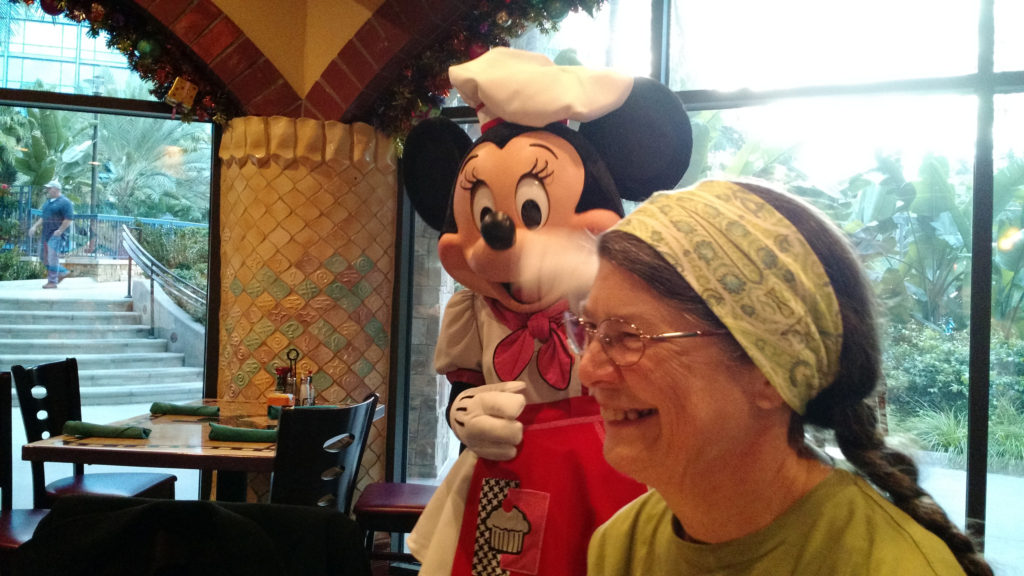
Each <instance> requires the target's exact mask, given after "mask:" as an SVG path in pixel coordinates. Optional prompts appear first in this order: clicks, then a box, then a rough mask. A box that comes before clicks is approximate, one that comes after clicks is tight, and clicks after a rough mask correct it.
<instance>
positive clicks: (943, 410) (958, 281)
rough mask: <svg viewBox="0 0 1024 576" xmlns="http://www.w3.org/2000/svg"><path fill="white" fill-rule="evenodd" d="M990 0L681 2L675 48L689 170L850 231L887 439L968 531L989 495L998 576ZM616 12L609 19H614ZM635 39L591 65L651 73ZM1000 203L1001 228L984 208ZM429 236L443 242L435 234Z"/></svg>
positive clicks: (1012, 472)
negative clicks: (785, 197)
mask: <svg viewBox="0 0 1024 576" xmlns="http://www.w3.org/2000/svg"><path fill="white" fill-rule="evenodd" d="M654 5H658V6H660V3H658V2H655V3H654ZM986 5H989V6H990V5H991V4H989V3H987V2H957V1H953V0H949V1H947V0H941V1H940V2H937V3H936V2H926V1H924V0H899V1H897V2H890V1H886V2H883V1H881V0H877V1H876V0H872V1H870V2H868V3H867V4H864V3H860V4H856V5H850V6H845V7H843V6H835V5H832V4H828V5H827V6H826V5H824V4H822V3H820V2H811V1H808V0H786V1H783V2H771V3H764V2H758V1H756V0H726V1H723V2H701V1H698V0H674V1H673V2H670V3H669V11H668V13H669V18H668V19H667V26H668V30H666V31H665V34H667V36H668V44H669V52H668V54H666V55H665V56H664V61H666V62H667V63H668V75H667V79H668V83H669V85H670V86H671V87H672V88H673V89H674V90H676V91H677V93H678V94H679V96H680V98H681V99H682V100H683V102H684V104H686V106H687V107H688V109H689V110H690V112H691V117H692V120H693V123H694V136H695V151H694V159H693V161H692V162H691V166H690V169H689V171H688V172H687V174H686V176H685V177H684V179H683V181H682V182H681V183H680V184H681V185H688V184H691V183H693V182H695V181H696V180H697V179H699V178H704V177H722V176H726V177H742V176H754V177H761V178H766V179H769V180H774V181H778V182H783V183H785V184H787V185H788V186H789V187H790V188H791V189H792V190H794V191H796V192H797V193H800V194H802V195H804V196H805V197H806V198H808V199H809V200H810V201H812V202H813V203H815V204H817V205H818V206H819V207H821V208H822V209H823V210H824V211H826V213H828V214H829V215H830V216H831V217H832V218H833V219H834V220H835V221H836V222H837V223H839V224H840V225H842V226H843V227H844V228H845V229H846V230H847V231H848V232H849V233H850V235H851V238H852V239H853V241H854V243H855V245H856V246H857V248H858V250H860V252H861V254H862V256H863V259H864V262H865V264H866V266H867V268H868V270H869V273H870V275H871V278H872V279H873V280H874V282H875V283H876V288H877V294H878V296H879V299H880V302H881V303H882V306H883V312H884V325H883V326H882V330H883V336H884V362H885V365H884V370H885V386H884V388H883V389H882V390H880V391H879V392H880V393H879V400H880V406H882V407H883V408H884V409H883V410H882V412H881V414H882V415H883V417H885V419H886V420H885V424H886V425H887V427H888V431H889V434H890V439H891V441H893V442H895V443H899V444H900V445H901V446H905V447H909V448H911V449H913V450H914V453H915V454H916V455H917V457H918V460H919V463H920V465H921V467H922V483H923V485H924V486H925V488H926V489H928V490H929V491H930V492H931V493H932V494H933V495H934V496H935V498H936V500H937V501H938V502H939V503H940V504H941V505H942V506H943V507H944V508H945V509H946V510H947V512H948V513H949V514H950V517H951V518H953V520H954V521H955V522H956V523H958V524H959V525H960V526H961V527H964V526H965V525H966V523H967V521H966V517H967V514H968V511H967V510H968V502H969V501H970V500H971V499H975V500H977V499H978V498H979V497H984V499H985V502H986V504H987V506H986V508H985V518H984V519H983V520H984V522H983V524H981V525H983V527H984V542H985V553H986V556H987V558H988V559H989V561H990V562H991V563H992V564H993V566H994V567H995V569H996V571H997V573H999V574H1024V553H1022V552H1020V550H1024V546H1022V543H1024V530H1022V529H1021V527H1020V523H1019V522H1018V521H1017V520H1016V515H1015V513H1014V511H1015V510H1016V509H1017V508H1019V507H1020V505H1022V504H1024V496H1022V495H1021V494H1022V490H1021V488H1022V487H1024V452H1022V451H1021V446H1024V432H1022V431H1024V400H1022V398H1024V396H1022V392H1024V384H1022V383H1024V362H1022V358H1024V318H1022V317H1024V314H1022V310H1021V308H1022V306H1024V280H1022V278H1024V244H1022V239H1024V204H1022V200H1021V198H1022V197H1021V194H1020V191H1021V190H1022V189H1024V163H1022V162H1024V159H1022V156H1024V140H1022V137H1021V134H1024V81H1021V80H1020V79H1021V78H1022V77H1024V58H1022V54H1024V50H1021V49H1020V47H1021V39H1020V35H1019V34H1016V33H1015V29H1014V23H1015V22H1017V21H1018V20H1019V18H1015V16H1016V15H1017V13H1018V12H1019V11H1020V10H1021V6H1020V5H1019V3H1016V2H996V3H994V7H995V10H994V13H995V19H994V21H990V22H988V24H989V25H992V28H994V30H995V38H994V40H995V47H994V53H993V54H992V55H990V56H994V62H995V71H996V72H1006V74H997V75H995V76H988V75H987V74H984V72H986V71H985V70H981V71H980V72H981V73H979V70H978V65H979V62H982V63H984V62H985V61H986V58H985V55H984V54H983V55H981V56H982V57H981V58H979V49H981V50H984V49H985V46H986V45H987V42H986V41H982V40H984V39H983V38H981V37H980V34H984V33H985V32H984V31H985V30H987V29H989V28H988V26H986V25H985V24H986V23H985V22H979V20H980V19H982V18H985V17H987V12H986V11H985V10H982V9H981V8H982V7H984V6H986ZM607 8H608V7H607V6H606V10H605V11H604V12H603V13H602V15H601V16H599V18H609V16H607V14H609V12H608V11H607ZM649 16H650V14H646V13H645V17H649ZM599 18H598V19H595V20H594V21H592V22H590V23H589V24H587V25H589V26H594V25H595V23H596V22H597V21H598V20H599ZM657 26H660V22H657V21H655V22H654V23H653V26H652V29H654V32H655V33H657V32H658V30H657V29H656V27H657ZM581 29H585V28H581ZM572 30H573V28H572V27H569V26H565V27H563V28H562V29H561V30H560V31H559V33H558V34H556V35H555V36H553V37H550V38H549V39H548V40H546V41H545V42H538V41H536V40H535V39H530V40H529V41H528V42H524V43H523V44H521V45H520V47H523V48H527V49H531V50H535V51H539V52H544V53H545V54H547V55H549V56H550V57H553V58H554V57H556V56H557V55H558V54H564V53H565V51H567V50H571V49H576V51H577V52H576V53H577V54H582V53H584V52H583V50H582V47H583V46H588V47H589V42H590V38H591V36H595V34H594V33H593V32H589V34H590V36H587V35H586V34H584V35H579V36H572V35H571V32H572ZM630 30H635V29H634V28H630ZM979 31H980V32H979ZM632 34H635V36H634V40H632V41H630V42H628V43H623V42H621V41H614V42H611V43H610V44H609V45H608V46H606V47H605V48H603V49H605V50H607V53H608V54H613V55H615V56H614V57H609V58H608V59H606V60H602V59H600V58H598V59H596V60H582V59H581V61H582V63H583V64H585V65H587V66H612V65H615V66H618V64H613V62H622V61H623V60H624V59H625V60H630V61H632V62H633V63H634V64H635V66H636V67H635V68H632V69H631V71H632V73H634V74H646V73H647V72H645V70H646V69H647V68H648V67H649V64H650V62H652V58H651V57H650V54H649V52H648V50H649V46H650V38H651V34H650V33H648V32H642V31H635V32H632ZM619 39H620V40H621V37H619ZM627 44H628V45H627ZM594 50H595V49H591V50H590V51H589V52H588V53H594ZM597 50H598V51H600V50H601V49H597ZM626 54H630V55H631V56H628V57H627V56H625V55H626ZM620 69H622V68H620ZM990 82H991V83H990ZM741 89H742V90H741ZM990 90H991V92H994V93H995V94H996V95H995V96H994V97H993V96H989V95H988V94H990V93H991V92H990ZM989 98H991V100H989ZM990 108H991V109H993V110H994V125H993V126H992V128H991V130H992V131H991V137H992V141H993V143H994V153H993V158H992V160H993V164H994V171H993V173H992V174H991V176H992V177H993V184H992V185H989V184H988V178H987V176H989V175H987V174H982V173H980V172H979V169H980V170H986V165H987V163H986V162H985V161H984V157H983V158H982V160H983V161H982V162H977V158H976V157H977V154H978V152H977V150H976V148H977V147H978V145H979V142H980V143H982V144H984V142H985V141H986V140H987V138H988V137H989V133H988V130H989V128H988V127H987V126H985V125H984V124H982V125H980V126H979V124H978V122H979V118H982V119H984V118H985V117H986V116H987V112H986V111H987V110H988V109H990ZM981 150H982V152H984V151H985V148H984V147H982V148H981ZM976 163H977V166H976ZM988 206H991V208H992V214H993V221H992V223H991V226H992V228H991V230H989V229H988V224H987V223H979V222H976V221H975V213H976V212H977V211H978V210H979V208H980V207H985V208H987V207H988ZM977 235H982V236H983V237H989V236H991V239H992V259H991V263H990V265H989V263H985V262H979V261H978V259H977V255H976V254H975V253H974V250H975V248H974V246H975V244H973V243H972V239H974V238H975V237H976V236H977ZM423 240H427V239H426V238H424V239H421V241H423ZM428 241H429V242H431V245H430V247H429V249H430V250H432V249H433V248H434V246H433V243H436V234H435V235H432V236H430V237H429V240H428ZM989 274H991V286H992V293H991V299H992V308H991V314H990V316H989V315H988V314H986V316H989V317H985V318H978V317H977V316H975V317H972V311H971V306H972V302H976V301H977V299H976V298H974V297H972V296H975V295H973V294H972V288H971V287H972V278H973V276H975V275H980V276H982V278H981V280H980V282H979V281H978V280H977V279H974V282H973V285H974V286H979V285H980V286H985V285H989V279H988V275H989ZM989 327H991V329H990V330H989ZM979 340H985V341H987V342H988V344H989V347H990V356H989V363H990V370H989V371H988V378H981V379H979V378H978V377H977V376H972V374H973V373H974V372H972V371H971V366H972V365H975V364H977V362H978V360H977V358H974V359H972V352H971V351H972V349H973V348H972V347H974V346H977V342H978V341H979ZM982 374H984V372H982ZM982 380H983V381H982ZM972 390H973V391H974V392H975V393H977V392H987V393H988V394H989V396H990V403H989V406H990V409H989V418H988V425H989V434H988V437H987V441H988V452H987V466H988V470H987V476H984V475H983V477H984V482H982V483H980V484H979V483H978V482H977V481H976V480H972V479H970V478H968V474H967V472H966V467H967V461H968V459H969V458H973V459H975V463H977V458H978V456H977V455H976V454H972V450H971V446H972V445H977V444H978V442H977V438H976V436H977V435H978V434H979V431H978V429H977V428H975V429H971V428H970V426H969V425H968V406H969V391H972ZM444 402H446V398H444V399H442V400H441V402H440V405H441V406H443V404H444ZM972 516H977V512H976V511H974V512H972ZM977 526H978V525H972V528H975V529H976V528H977Z"/></svg>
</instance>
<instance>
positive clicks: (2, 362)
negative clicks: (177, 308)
mask: <svg viewBox="0 0 1024 576" xmlns="http://www.w3.org/2000/svg"><path fill="white" fill-rule="evenodd" d="M65 358H67V356H63V355H60V354H21V355H18V356H10V355H4V354H0V370H7V369H9V368H10V367H11V366H13V365H15V364H21V365H22V366H35V365H36V364H43V363H46V362H57V361H59V360H63V359H65ZM74 358H75V359H76V360H78V369H79V370H103V369H107V368H110V367H111V366H117V367H119V368H180V367H181V366H182V365H183V364H184V362H185V355H184V354H181V353H180V352H150V353H139V354H117V355H116V356H111V355H109V354H79V355H77V356H75V357H74Z"/></svg>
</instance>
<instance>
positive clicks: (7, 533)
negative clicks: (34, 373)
mask: <svg viewBox="0 0 1024 576" xmlns="http://www.w3.org/2000/svg"><path fill="white" fill-rule="evenodd" d="M11 384H12V379H11V373H10V372H0V574H10V573H11V569H10V568H11V557H12V555H13V554H14V551H15V550H17V549H18V548H19V547H20V546H21V545H22V544H24V543H25V541H26V540H28V539H29V538H31V537H32V533H33V532H35V529H36V525H37V524H39V521H40V520H42V519H43V516H46V513H47V512H48V510H40V509H32V510H23V509H18V510H15V509H14V494H13V493H12V488H13V485H14V475H13V471H12V467H13V464H12V460H11V459H12V458H13V456H14V454H13V450H12V443H13V439H12V438H11V436H12V431H11V424H12V422H11V420H12V419H11V411H12V407H11Z"/></svg>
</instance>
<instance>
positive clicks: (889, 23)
mask: <svg viewBox="0 0 1024 576" xmlns="http://www.w3.org/2000/svg"><path fill="white" fill-rule="evenodd" d="M670 13H671V22H672V25H671V32H670V35H669V45H670V53H669V62H670V74H669V78H670V83H669V87H670V88H672V89H673V90H696V89H710V90H737V89H740V88H749V89H752V90H769V89H780V88H793V87H798V86H821V85H826V84H853V83H859V82H878V81H884V80H896V79H902V78H925V77H931V76H954V75H960V74H969V73H971V72H974V69H975V65H976V62H977V45H978V41H977V30H978V24H977V23H978V5H977V2H964V1H960V0H938V1H929V0H898V1H890V0H869V1H866V2H857V3H852V4H836V3H831V2H816V1H815V0H786V1H784V2H755V1H750V0H723V1H718V2H696V1H690V0H676V1H674V2H672V3H671V12H670Z"/></svg>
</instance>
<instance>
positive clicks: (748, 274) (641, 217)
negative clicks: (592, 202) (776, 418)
mask: <svg viewBox="0 0 1024 576" xmlns="http://www.w3.org/2000/svg"><path fill="white" fill-rule="evenodd" d="M615 229H616V230H621V231H623V232H628V233H629V234H632V235H634V236H636V237H637V238H639V239H641V240H643V241H644V242H646V243H647V244H649V245H650V246H651V247H653V248H654V249H655V250H657V251H658V252H659V253H660V254H661V255H662V256H664V257H665V259H666V260H668V262H669V263H671V264H672V265H673V266H674V267H675V268H676V270H678V271H679V273H680V274H681V275H682V276H683V278H684V279H686V281H687V282H688V283H689V284H690V286H692V287H693V288H694V290H695V291H696V292H697V294H698V295H699V296H700V297H701V298H702V299H703V300H704V302H705V303H706V304H707V305H708V307H709V308H711V310H712V311H713V312H714V313H715V314H716V315H717V316H718V318H719V320H721V321H722V323H723V324H724V325H725V327H726V328H728V329H729V332H731V333H732V336H733V337H734V338H735V339H736V341H737V342H739V343H740V345H741V346H742V347H743V349H744V350H745V351H746V353H747V355H749V356H750V358H751V359H752V360H753V361H754V363H755V364H756V365H757V367H758V368H760V369H761V371H762V372H763V373H764V375H765V377H767V378H768V381H769V382H771V384H772V386H774V387H775V389H776V390H778V391H779V394H781V395H782V397H783V399H785V401H786V403H787V404H789V406H790V407H791V408H793V410H795V411H797V412H798V413H800V414H803V413H804V409H805V408H806V406H807V402H808V401H809V400H810V399H811V398H814V397H815V396H816V395H817V394H818V392H820V391H821V390H822V389H824V388H825V387H826V386H828V385H829V384H831V383H832V381H833V380H834V379H835V376H836V373H837V371H838V368H839V350H840V347H841V345H842V338H843V334H842V330H843V324H842V318H841V317H840V313H839V303H838V302H837V301H836V295H835V292H833V291H832V284H831V283H830V282H829V279H828V276H827V275H826V274H825V269H824V268H823V267H822V265H821V262H820V261H819V260H818V257H817V256H816V255H815V254H814V252H813V251H812V250H811V247H810V246H808V245H807V241H806V240H804V237H803V236H802V235H801V234H800V232H799V231H797V229H796V228H795V227H794V226H793V225H792V224H791V223H790V222H789V221H788V220H787V219H786V218H785V217H784V216H783V215H782V214H779V213H778V212H777V211H776V210H775V209H774V208H772V207H771V206H769V205H768V204H767V203H765V202H764V201H763V200H761V199H760V198H758V197H757V196H755V195H754V194H752V193H751V192H749V191H747V190H746V189H744V188H742V187H741V186H739V185H737V184H734V183H731V182H723V181H712V180H709V181H704V182H700V183H698V184H697V185H696V186H694V187H693V188H688V189H685V190H678V191H675V192H660V193H658V194H655V195H654V196H652V197H651V198H650V199H649V200H647V202H645V203H644V204H642V205H641V206H640V207H638V208H637V209H636V210H635V211H634V212H633V213H632V214H630V215H629V216H627V217H626V218H625V219H623V220H622V221H621V222H620V223H619V224H618V225H617V226H616V227H615Z"/></svg>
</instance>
